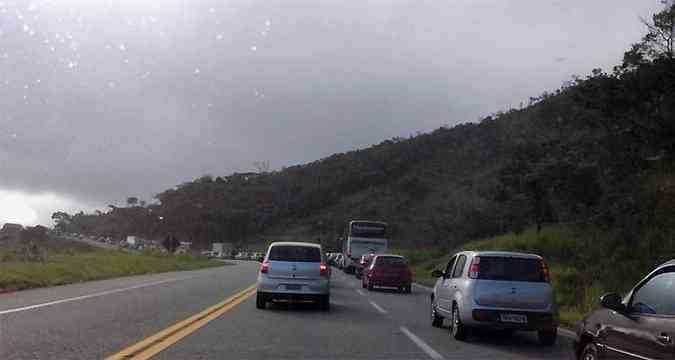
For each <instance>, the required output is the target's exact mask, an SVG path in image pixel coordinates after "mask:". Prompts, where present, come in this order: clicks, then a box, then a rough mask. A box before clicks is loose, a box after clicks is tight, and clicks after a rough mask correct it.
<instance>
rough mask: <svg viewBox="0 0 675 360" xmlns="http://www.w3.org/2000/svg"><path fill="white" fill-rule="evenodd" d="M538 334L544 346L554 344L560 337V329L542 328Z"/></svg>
mask: <svg viewBox="0 0 675 360" xmlns="http://www.w3.org/2000/svg"><path fill="white" fill-rule="evenodd" d="M538 335H539V343H540V344H542V345H544V346H553V344H555V340H556V338H557V337H558V329H555V328H554V329H550V330H542V331H539V333H538Z"/></svg>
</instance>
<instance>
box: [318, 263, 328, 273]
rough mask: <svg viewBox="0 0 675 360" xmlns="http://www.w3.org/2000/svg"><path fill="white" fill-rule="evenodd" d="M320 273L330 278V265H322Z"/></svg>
mask: <svg viewBox="0 0 675 360" xmlns="http://www.w3.org/2000/svg"><path fill="white" fill-rule="evenodd" d="M319 273H320V274H321V276H328V265H326V264H324V263H321V265H319Z"/></svg>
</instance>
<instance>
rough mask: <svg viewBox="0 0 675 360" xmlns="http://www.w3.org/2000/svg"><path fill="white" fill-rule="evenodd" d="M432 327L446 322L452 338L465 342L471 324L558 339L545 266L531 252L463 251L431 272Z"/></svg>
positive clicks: (547, 341)
mask: <svg viewBox="0 0 675 360" xmlns="http://www.w3.org/2000/svg"><path fill="white" fill-rule="evenodd" d="M432 276H434V277H437V278H438V280H437V281H436V286H435V287H434V290H433V293H432V294H431V314H432V315H431V317H432V325H433V326H437V327H440V326H441V325H442V323H443V318H449V319H450V320H451V324H452V325H451V327H450V328H451V329H452V336H453V337H454V338H455V339H457V340H464V339H465V338H466V335H467V333H468V332H469V330H470V329H471V328H489V329H496V330H505V331H516V330H534V331H537V332H538V335H539V342H540V343H541V344H542V345H548V346H550V345H553V344H554V343H555V341H556V337H557V334H558V333H557V329H558V307H557V305H556V303H555V297H554V296H553V287H552V286H551V283H550V275H549V269H548V265H546V263H545V262H544V260H543V259H542V258H541V257H540V256H538V255H533V254H523V253H515V252H501V251H482V252H475V251H465V252H461V253H458V254H456V255H454V256H453V257H452V258H451V259H450V261H449V262H448V264H447V266H446V267H445V270H435V271H434V272H433V273H432Z"/></svg>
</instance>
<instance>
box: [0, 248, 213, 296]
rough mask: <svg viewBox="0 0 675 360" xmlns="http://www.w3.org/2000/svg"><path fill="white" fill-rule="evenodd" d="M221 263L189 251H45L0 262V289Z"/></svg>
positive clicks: (175, 269)
mask: <svg viewBox="0 0 675 360" xmlns="http://www.w3.org/2000/svg"><path fill="white" fill-rule="evenodd" d="M222 265H223V262H220V261H215V260H207V259H201V258H196V257H193V256H190V255H176V256H174V255H166V254H161V253H141V254H133V253H128V252H124V251H116V250H98V249H87V250H86V251H78V252H57V253H47V254H46V255H45V256H44V258H43V259H42V261H17V260H11V259H10V260H9V261H3V262H0V292H7V291H16V290H22V289H28V288H36V287H45V286H55V285H63V284H70V283H76V282H83V281H90V280H100V279H107V278H113V277H120V276H128V275H139V274H148V273H160V272H168V271H182V270H195V269H201V268H206V267H214V266H222Z"/></svg>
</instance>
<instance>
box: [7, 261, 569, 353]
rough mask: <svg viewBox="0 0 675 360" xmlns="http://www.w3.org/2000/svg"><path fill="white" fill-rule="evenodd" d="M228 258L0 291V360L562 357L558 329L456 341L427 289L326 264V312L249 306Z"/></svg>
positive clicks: (243, 272)
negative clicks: (192, 267)
mask: <svg viewBox="0 0 675 360" xmlns="http://www.w3.org/2000/svg"><path fill="white" fill-rule="evenodd" d="M235 263H236V264H235V265H228V266H223V267H220V268H213V269H207V270H198V271H190V272H176V273H164V274H157V275H145V276H134V277H126V278H119V279H111V280H104V281H96V282H88V283H81V284H74V285H67V286H59V287H54V288H46V289H36V290H28V291H21V292H16V293H9V294H2V295H0V359H106V358H110V359H121V358H125V357H124V356H126V358H133V359H136V358H138V359H141V358H153V359H167V360H168V359H181V360H184V359H436V360H438V359H572V350H571V340H570V339H569V338H568V337H566V336H559V338H558V342H557V344H556V345H555V346H553V347H544V346H541V345H539V344H538V343H537V337H536V334H534V333H532V334H529V333H523V334H521V333H517V334H515V335H514V336H512V337H508V338H503V337H502V336H501V335H500V334H499V333H490V332H486V333H480V334H475V335H473V336H472V337H470V338H469V340H468V341H466V342H458V341H455V340H453V339H452V338H451V336H450V332H449V330H448V329H447V328H443V329H439V328H434V327H432V326H431V320H430V319H429V293H428V290H426V289H423V288H421V287H413V293H412V294H399V293H396V292H390V291H374V292H369V291H367V290H366V289H361V285H360V282H359V281H358V280H356V279H355V278H354V277H353V276H348V275H345V274H343V273H342V272H340V271H339V270H336V269H333V276H332V286H331V311H330V312H327V313H326V312H321V311H320V310H318V309H316V308H315V307H314V306H312V305H311V304H290V305H289V304H273V305H272V306H270V307H268V309H267V310H258V309H256V307H255V296H254V294H255V291H254V290H251V289H250V288H249V287H250V286H251V285H253V284H254V283H255V279H256V276H257V270H258V263H256V262H235ZM247 289H248V290H247ZM125 354H126V355H125Z"/></svg>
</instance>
